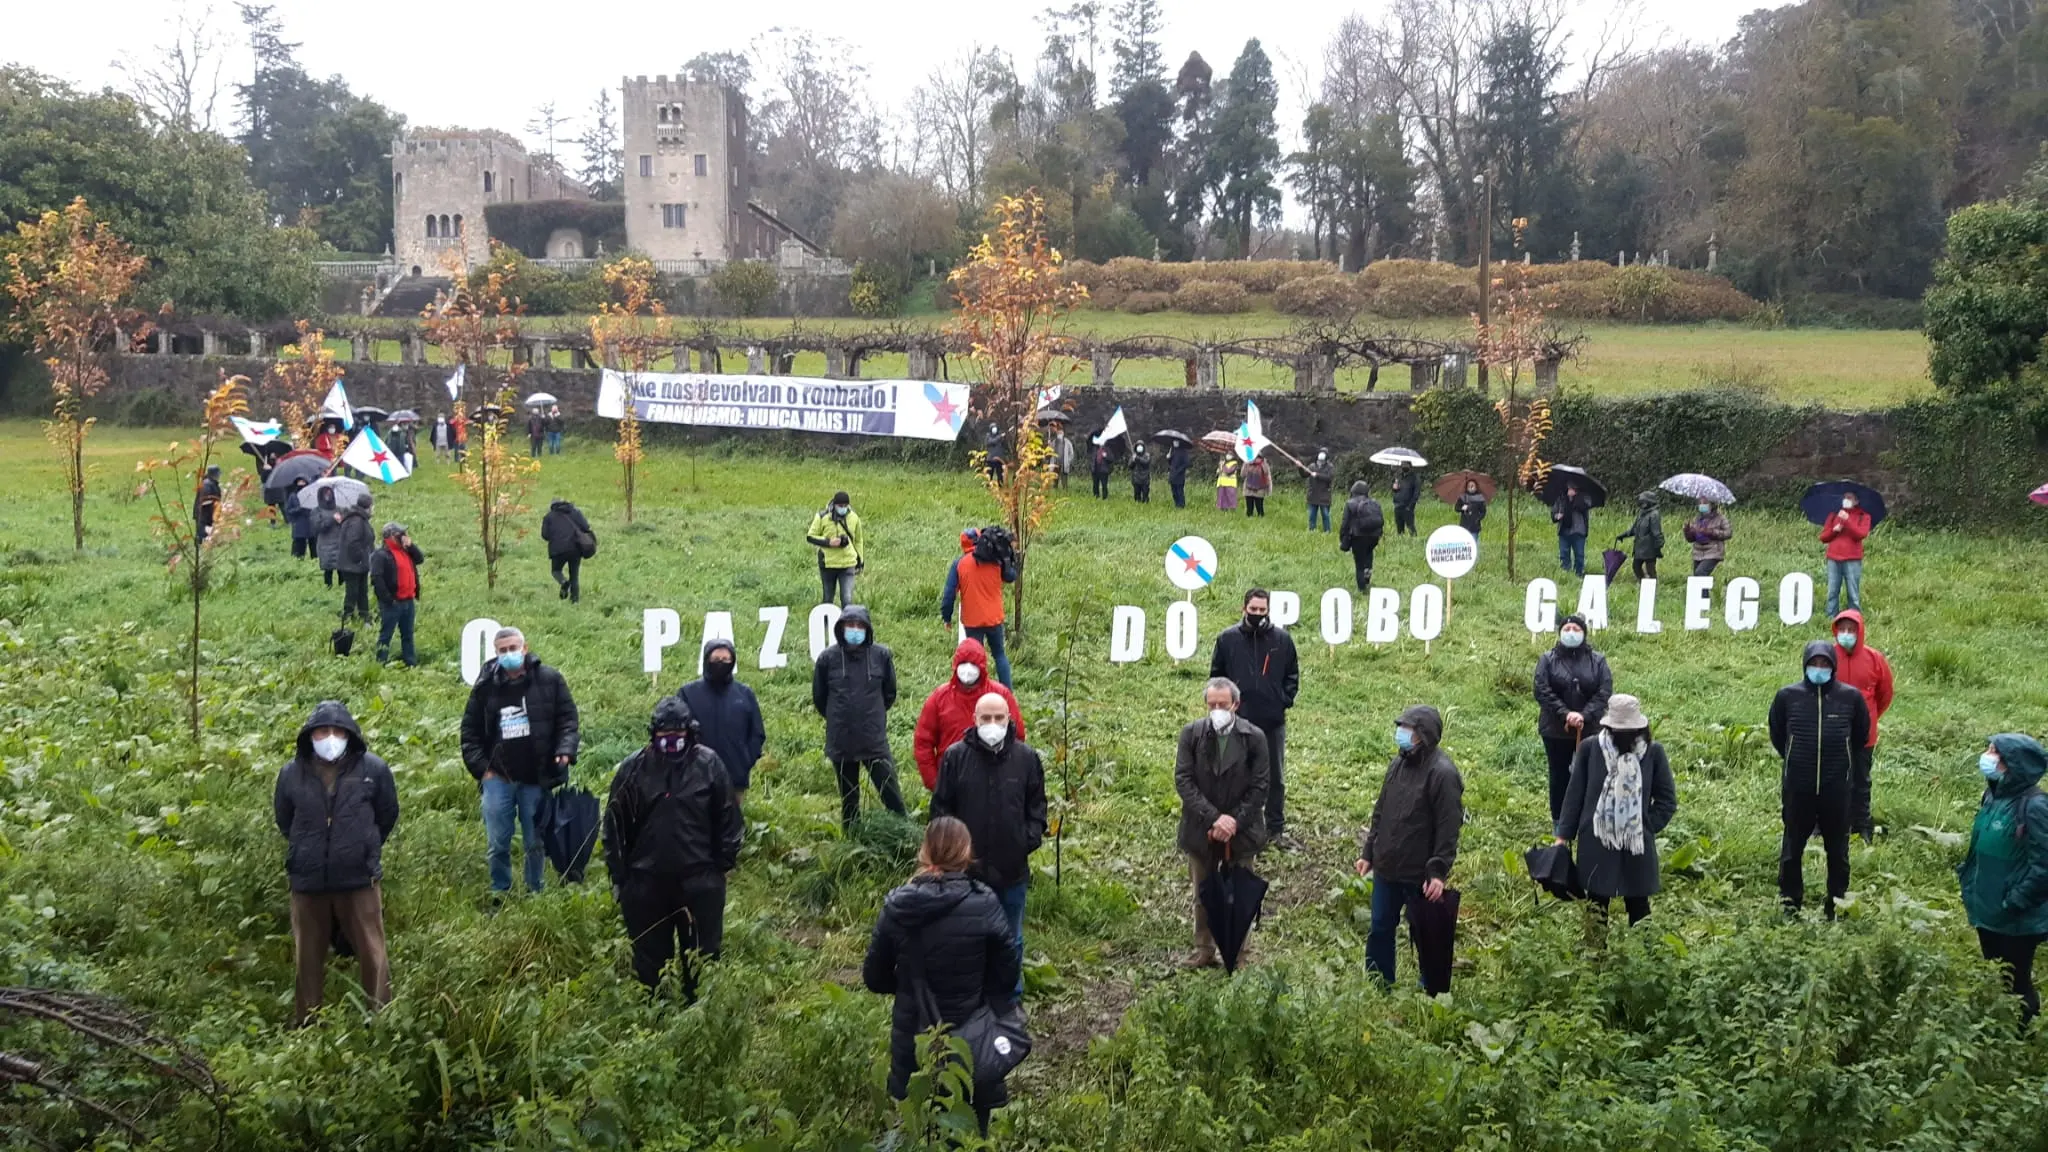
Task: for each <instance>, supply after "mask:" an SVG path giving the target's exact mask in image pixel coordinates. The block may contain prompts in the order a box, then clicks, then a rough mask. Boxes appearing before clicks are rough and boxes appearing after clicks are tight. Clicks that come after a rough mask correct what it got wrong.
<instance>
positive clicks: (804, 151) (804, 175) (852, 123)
mask: <svg viewBox="0 0 2048 1152" xmlns="http://www.w3.org/2000/svg"><path fill="white" fill-rule="evenodd" d="M761 66H762V72H763V73H764V74H765V75H766V77H767V80H768V83H769V85H770V91H769V94H768V97H767V99H766V100H765V101H764V102H763V103H762V106H761V110H760V113H759V115H758V116H757V117H756V123H758V124H759V125H760V130H761V131H760V136H761V140H762V142H763V145H764V147H763V149H762V153H763V155H762V161H761V173H760V174H761V177H762V179H761V184H762V185H763V186H764V190H765V191H767V192H768V193H770V194H771V195H773V196H774V197H775V198H776V200H777V204H776V207H777V208H778V209H780V210H781V212H782V214H783V216H784V218H785V219H788V220H789V221H790V222H791V223H793V224H795V225H796V226H797V227H798V229H800V230H802V231H805V232H808V233H810V234H812V235H820V234H824V233H827V232H829V231H830V230H831V224H832V215H833V213H834V212H835V211H836V210H837V208H838V203H839V197H840V195H841V193H842V192H843V190H844V188H845V186H846V181H847V179H848V176H849V175H850V174H851V173H852V172H855V171H858V170H859V169H861V168H864V167H867V166H869V165H871V164H874V163H877V162H879V160H880V158H881V154H882V130H881V120H880V118H879V117H878V116H876V115H875V112H874V109H873V107H872V106H871V105H870V104H869V103H868V101H867V99H866V96H865V93H866V92H867V90H868V88H869V83H868V75H867V69H866V68H865V67H863V66H862V65H860V64H859V63H858V62H856V61H855V60H854V59H853V58H852V49H851V48H850V47H849V46H848V45H847V44H845V43H844V42H842V41H839V40H837V39H833V38H830V37H825V38H819V37H817V36H815V35H813V34H812V33H810V32H808V31H804V30H801V29H799V30H796V31H788V30H784V29H779V28H778V29H772V30H771V31H770V35H769V42H768V45H767V47H766V48H765V49H764V50H763V51H762V53H761Z"/></svg>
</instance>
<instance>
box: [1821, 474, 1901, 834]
mask: <svg viewBox="0 0 2048 1152" xmlns="http://www.w3.org/2000/svg"><path fill="white" fill-rule="evenodd" d="M1864 519H1865V520H1866V521H1867V520H1869V519H1870V517H1869V516H1868V514H1864ZM1865 531H1868V529H1865ZM1835 679H1837V680H1839V681H1841V682H1842V683H1844V684H1847V685H1849V686H1850V687H1851V688H1854V689H1856V690H1857V691H1858V692H1861V693H1863V699H1864V702H1865V703H1867V704H1869V705H1870V740H1869V742H1868V743H1866V744H1865V745H1864V746H1863V747H1861V748H1852V749H1850V762H1849V831H1851V832H1855V833H1861V834H1862V836H1863V840H1864V842H1865V843H1869V842H1870V840H1871V838H1872V837H1873V835H1874V834H1875V833H1876V831H1877V828H1876V825H1874V824H1872V823H1871V820H1870V762H1871V760H1872V758H1873V757H1875V755H1876V753H1877V722H1878V720H1879V719H1880V718H1881V717H1883V716H1884V713H1885V709H1887V708H1890V707H1891V706H1892V665H1891V661H1889V660H1886V659H1885V658H1884V653H1882V652H1879V651H1878V650H1877V649H1875V648H1872V647H1871V646H1870V643H1869V639H1868V637H1867V636H1866V634H1865V632H1864V627H1863V613H1861V612H1858V611H1857V610H1855V609H1854V608H1850V609H1848V610H1847V611H1844V612H1842V613H1841V614H1840V615H1838V616H1836V617H1835Z"/></svg>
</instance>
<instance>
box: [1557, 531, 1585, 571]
mask: <svg viewBox="0 0 2048 1152" xmlns="http://www.w3.org/2000/svg"><path fill="white" fill-rule="evenodd" d="M1557 563H1558V566H1559V567H1561V568H1563V569H1564V570H1565V571H1567V572H1570V573H1572V574H1573V575H1575V576H1584V575H1585V574H1586V538H1585V537H1584V536H1559V537H1558V538H1557Z"/></svg>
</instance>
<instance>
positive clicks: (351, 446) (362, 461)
mask: <svg viewBox="0 0 2048 1152" xmlns="http://www.w3.org/2000/svg"><path fill="white" fill-rule="evenodd" d="M341 462H342V463H343V464H346V465H348V466H349V467H351V468H353V469H355V470H356V471H358V472H361V473H362V474H363V475H365V476H375V477H377V478H378V479H379V480H382V481H384V482H385V483H386V484H396V483H398V482H399V481H400V480H403V479H405V478H406V477H407V476H409V475H411V473H410V472H408V471H406V467H405V462H404V461H402V460H400V459H399V458H398V453H396V452H393V451H392V450H391V448H390V447H389V446H388V445H386V444H385V443H384V438H383V437H381V436H379V435H377V430H376V429H375V428H372V427H370V426H369V425H367V424H365V425H363V432H362V435H360V436H357V437H356V438H355V439H353V440H350V441H349V442H348V449H347V451H344V452H343V453H342V454H341Z"/></svg>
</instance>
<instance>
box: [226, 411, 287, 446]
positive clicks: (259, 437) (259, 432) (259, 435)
mask: <svg viewBox="0 0 2048 1152" xmlns="http://www.w3.org/2000/svg"><path fill="white" fill-rule="evenodd" d="M228 419H229V420H232V421H234V424H235V431H237V432H240V433H241V434H242V440H243V441H244V442H245V443H249V444H254V445H256V446H257V447H259V448H260V447H262V446H263V445H265V444H268V443H270V442H271V441H272V440H275V439H277V438H278V437H279V436H282V435H284V428H283V427H282V426H281V425H279V424H278V422H277V421H275V420H265V421H263V422H262V423H261V424H258V423H257V422H256V421H254V420H244V419H243V418H242V417H240V416H230V417H228Z"/></svg>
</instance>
